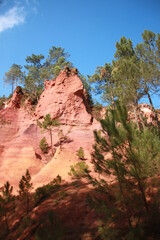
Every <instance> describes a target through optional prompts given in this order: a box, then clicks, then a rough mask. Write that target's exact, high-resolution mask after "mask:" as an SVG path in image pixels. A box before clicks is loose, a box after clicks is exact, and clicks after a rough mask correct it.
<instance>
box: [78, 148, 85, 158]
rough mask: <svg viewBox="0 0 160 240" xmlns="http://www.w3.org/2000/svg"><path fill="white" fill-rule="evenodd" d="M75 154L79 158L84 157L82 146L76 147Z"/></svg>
mask: <svg viewBox="0 0 160 240" xmlns="http://www.w3.org/2000/svg"><path fill="white" fill-rule="evenodd" d="M77 156H78V157H79V159H84V158H85V157H84V150H83V148H82V147H80V148H79V149H78V152H77Z"/></svg>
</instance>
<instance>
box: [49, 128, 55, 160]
mask: <svg viewBox="0 0 160 240" xmlns="http://www.w3.org/2000/svg"><path fill="white" fill-rule="evenodd" d="M49 131H50V137H51V150H52V155H53V156H54V153H53V140H52V129H51V128H50V129H49Z"/></svg>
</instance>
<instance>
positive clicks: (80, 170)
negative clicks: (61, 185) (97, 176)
mask: <svg viewBox="0 0 160 240" xmlns="http://www.w3.org/2000/svg"><path fill="white" fill-rule="evenodd" d="M87 170H88V165H87V164H86V163H85V162H78V163H76V164H74V165H72V166H71V167H70V172H69V173H68V175H69V176H72V177H76V178H79V177H84V176H85V175H86V171H87Z"/></svg>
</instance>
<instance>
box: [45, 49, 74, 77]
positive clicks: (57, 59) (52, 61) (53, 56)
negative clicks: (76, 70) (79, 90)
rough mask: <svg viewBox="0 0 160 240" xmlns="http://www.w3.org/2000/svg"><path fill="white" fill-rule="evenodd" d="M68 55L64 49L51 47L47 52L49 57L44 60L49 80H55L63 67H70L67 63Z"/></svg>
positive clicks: (70, 64)
mask: <svg viewBox="0 0 160 240" xmlns="http://www.w3.org/2000/svg"><path fill="white" fill-rule="evenodd" d="M68 58H69V54H68V53H66V52H65V50H64V48H61V47H55V46H53V47H52V48H51V49H50V50H49V55H48V58H47V60H46V66H47V70H48V73H49V78H56V77H57V76H58V75H59V73H60V71H61V70H62V69H64V67H69V68H71V67H72V63H71V62H69V61H68Z"/></svg>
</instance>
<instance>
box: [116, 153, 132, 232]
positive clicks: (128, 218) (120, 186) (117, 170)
mask: <svg viewBox="0 0 160 240" xmlns="http://www.w3.org/2000/svg"><path fill="white" fill-rule="evenodd" d="M113 155H114V154H113ZM114 164H115V171H116V173H117V178H118V183H119V189H120V193H121V195H122V197H123V201H124V204H125V195H124V192H123V187H122V182H121V177H120V173H119V169H118V166H117V161H116V159H115V157H114ZM125 207H126V211H127V220H128V225H129V227H130V228H132V223H131V220H130V217H129V215H128V207H127V206H126V204H125Z"/></svg>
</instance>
